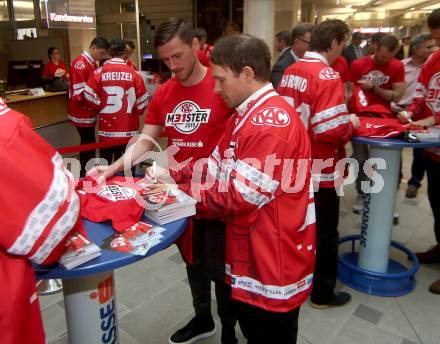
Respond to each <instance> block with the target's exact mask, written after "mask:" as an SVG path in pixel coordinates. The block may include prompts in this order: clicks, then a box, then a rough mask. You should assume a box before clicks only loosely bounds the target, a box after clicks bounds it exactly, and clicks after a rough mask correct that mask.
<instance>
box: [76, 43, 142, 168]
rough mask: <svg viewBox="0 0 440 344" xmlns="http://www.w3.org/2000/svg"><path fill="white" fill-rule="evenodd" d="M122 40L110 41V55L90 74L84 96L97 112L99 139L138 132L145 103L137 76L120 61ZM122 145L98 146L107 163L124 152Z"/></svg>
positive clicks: (110, 138)
mask: <svg viewBox="0 0 440 344" xmlns="http://www.w3.org/2000/svg"><path fill="white" fill-rule="evenodd" d="M126 50H127V49H126V43H125V41H124V40H123V39H121V38H113V39H112V40H111V42H110V55H111V56H112V58H111V59H110V60H108V61H107V62H106V63H105V64H104V66H102V67H101V68H99V69H97V70H96V71H95V72H94V74H93V75H92V76H91V77H90V79H89V81H88V82H87V85H86V87H85V90H84V97H85V99H86V102H87V105H88V106H89V107H90V108H91V109H92V113H94V114H95V116H96V115H98V118H99V122H98V130H99V131H98V135H99V141H111V140H115V139H122V138H127V139H128V138H131V137H133V136H135V135H137V134H138V132H139V116H140V115H141V114H142V113H143V112H144V110H145V108H146V106H147V104H148V94H147V90H146V88H145V84H144V81H143V80H142V78H141V76H140V75H139V74H138V73H137V72H136V71H135V70H133V69H132V68H131V67H129V66H128V65H127V62H126V61H125V60H124V56H125V54H126ZM124 148H125V146H124V145H120V146H116V147H109V148H103V149H101V152H100V153H101V154H100V156H101V158H104V159H106V160H107V162H108V163H109V164H111V163H112V162H113V159H114V160H115V161H116V160H118V159H119V158H120V157H121V156H122V154H123V153H124Z"/></svg>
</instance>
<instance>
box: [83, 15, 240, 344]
mask: <svg viewBox="0 0 440 344" xmlns="http://www.w3.org/2000/svg"><path fill="white" fill-rule="evenodd" d="M154 45H155V47H156V48H157V51H158V53H159V56H160V57H161V59H162V60H163V62H164V63H165V64H166V65H167V66H168V68H169V69H170V70H171V72H172V73H173V74H174V77H173V78H171V79H170V80H169V81H167V82H166V83H164V84H162V85H160V86H159V87H158V89H157V91H156V93H155V94H154V97H153V98H152V100H151V102H150V104H149V106H148V109H147V113H146V116H145V126H144V128H143V130H142V134H144V135H148V136H149V137H151V138H153V139H154V140H156V139H157V138H158V137H159V135H160V134H161V133H162V131H165V133H166V134H167V136H168V145H169V146H175V147H178V148H179V150H178V152H177V153H176V154H175V155H174V157H173V158H174V159H175V160H176V161H177V162H179V163H181V162H185V161H187V160H188V159H190V160H191V159H192V160H198V159H201V158H207V157H208V156H209V154H210V153H211V152H212V151H213V150H214V147H215V145H216V143H217V142H218V140H219V139H220V137H221V135H222V133H223V131H224V126H225V123H226V121H227V119H228V118H229V117H230V115H231V110H230V109H229V108H228V107H227V105H226V104H225V103H224V101H223V100H222V99H221V97H220V96H219V95H216V94H215V93H214V79H213V78H212V72H211V69H210V68H207V67H205V66H203V65H202V64H201V63H200V61H199V60H198V59H197V57H196V52H197V44H196V41H195V40H194V36H193V30H192V28H191V25H190V24H188V23H187V22H185V21H183V20H181V19H176V18H171V19H170V20H168V21H166V22H164V23H162V24H161V25H160V26H159V27H158V29H157V30H156V32H155V39H154ZM153 148H154V146H153V143H152V142H151V141H146V140H138V141H137V143H136V144H134V145H132V146H131V147H130V148H129V149H128V150H127V152H126V153H125V154H124V156H123V157H122V158H121V159H119V160H118V161H116V162H115V163H113V164H112V165H110V166H109V167H108V168H106V167H97V168H96V169H95V170H94V171H92V173H91V175H93V174H96V173H102V174H103V175H102V177H103V178H104V177H105V178H108V177H109V176H112V175H113V174H114V173H116V172H117V171H121V170H122V169H123V168H124V157H125V159H130V161H131V162H134V161H136V160H137V159H138V158H139V157H140V156H142V155H143V154H144V153H145V152H148V151H151V150H152V149H153ZM103 178H101V181H102V179H103ZM184 237H185V238H184V239H183V240H182V242H183V243H185V244H187V245H183V246H182V247H181V249H182V254H183V256H184V258H185V261H186V262H187V273H188V280H189V284H190V288H191V293H192V295H193V305H194V308H195V311H196V316H195V317H194V318H193V319H192V320H191V321H190V322H189V323H188V324H187V325H186V326H184V327H183V328H182V329H180V330H178V331H177V332H176V333H175V334H173V335H172V336H171V337H170V339H169V342H170V343H188V342H191V343H192V342H194V341H196V340H197V339H201V338H205V337H207V336H211V335H213V334H214V332H215V324H214V321H213V318H212V315H211V280H213V281H214V282H215V285H216V298H217V305H218V313H219V316H220V319H221V321H222V343H236V342H237V339H236V338H235V330H234V326H235V322H236V320H235V315H234V313H233V311H232V309H231V306H230V296H229V293H228V292H227V288H226V286H225V284H224V259H225V258H224V255H225V225H224V223H223V222H221V221H218V220H194V221H193V231H192V233H191V230H187V231H186V233H185V236H184ZM191 245H192V248H191ZM191 258H192V259H191ZM191 260H192V262H191Z"/></svg>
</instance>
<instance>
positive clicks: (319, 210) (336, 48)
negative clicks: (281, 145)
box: [278, 20, 353, 308]
mask: <svg viewBox="0 0 440 344" xmlns="http://www.w3.org/2000/svg"><path fill="white" fill-rule="evenodd" d="M349 32H350V30H349V28H348V26H347V24H345V23H344V22H343V21H340V20H327V21H324V22H322V23H321V24H319V25H318V27H317V28H316V29H315V30H314V32H313V33H312V43H311V44H312V49H313V51H311V52H306V53H305V55H304V57H303V58H302V59H301V60H300V61H298V62H296V63H295V64H293V65H291V66H290V67H289V68H287V69H286V71H285V72H284V75H283V77H282V78H281V81H280V83H279V85H278V92H279V94H280V95H282V96H283V97H284V98H285V99H286V100H287V101H288V102H289V103H291V104H292V105H293V106H294V107H295V108H296V109H297V111H299V112H300V113H301V119H302V121H303V123H304V125H305V127H306V128H307V130H308V133H309V137H310V140H311V144H312V158H313V159H314V164H313V168H312V176H313V178H314V185H315V190H314V191H315V205H316V265H315V272H314V280H313V291H312V294H311V305H312V307H314V308H327V307H332V306H342V305H344V304H346V303H347V302H349V301H350V298H351V297H350V294H348V293H346V292H339V293H337V292H335V290H334V289H335V285H336V277H337V270H338V243H339V233H338V219H339V197H338V195H337V191H336V189H337V188H339V187H340V186H341V184H342V180H343V177H344V168H343V167H344V166H343V167H342V168H336V167H337V166H338V165H337V163H338V161H339V160H340V159H343V158H345V144H346V143H347V142H348V141H350V139H351V136H352V132H353V125H352V123H351V121H350V115H348V113H347V108H346V105H345V101H344V89H343V85H342V82H341V79H340V76H339V73H337V72H335V71H334V70H333V69H332V68H331V67H330V65H332V63H333V62H334V60H335V59H336V57H337V56H339V55H341V52H342V50H343V49H344V46H345V42H346V40H347V39H348V35H349ZM319 161H321V162H322V161H330V164H326V163H321V164H320V163H319ZM319 165H321V166H319Z"/></svg>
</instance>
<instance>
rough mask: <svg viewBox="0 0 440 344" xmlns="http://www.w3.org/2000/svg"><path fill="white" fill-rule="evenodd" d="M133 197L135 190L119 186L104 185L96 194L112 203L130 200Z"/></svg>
mask: <svg viewBox="0 0 440 344" xmlns="http://www.w3.org/2000/svg"><path fill="white" fill-rule="evenodd" d="M135 195H136V190H134V189H132V188H127V187H122V186H119V185H106V186H104V187H103V189H102V190H101V191H100V192H98V196H100V197H103V198H105V199H108V200H110V201H112V202H117V201H126V200H129V199H132V198H133V197H134V196H135Z"/></svg>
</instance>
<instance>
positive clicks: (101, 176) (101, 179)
mask: <svg viewBox="0 0 440 344" xmlns="http://www.w3.org/2000/svg"><path fill="white" fill-rule="evenodd" d="M115 173H116V171H115V170H114V168H113V167H112V165H110V166H95V167H93V168H92V169H90V170H89V171H88V172H87V175H88V176H89V177H92V178H93V179H94V180H96V183H97V184H98V185H102V184H104V183H105V181H106V180H107V179H108V178H111V177H113V176H114V175H115Z"/></svg>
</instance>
